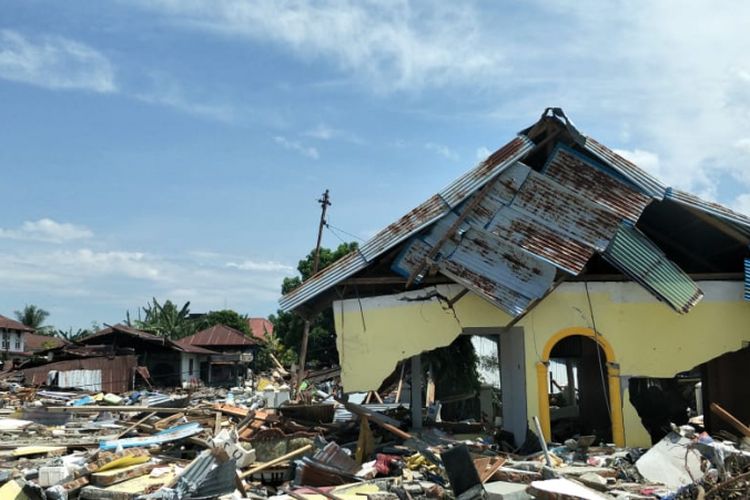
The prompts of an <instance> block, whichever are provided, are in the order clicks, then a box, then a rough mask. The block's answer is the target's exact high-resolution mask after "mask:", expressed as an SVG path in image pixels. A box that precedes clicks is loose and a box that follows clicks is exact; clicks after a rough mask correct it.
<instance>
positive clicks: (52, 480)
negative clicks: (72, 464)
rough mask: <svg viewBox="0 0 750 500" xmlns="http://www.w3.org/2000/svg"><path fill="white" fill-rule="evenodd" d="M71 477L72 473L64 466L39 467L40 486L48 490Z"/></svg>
mask: <svg viewBox="0 0 750 500" xmlns="http://www.w3.org/2000/svg"><path fill="white" fill-rule="evenodd" d="M69 476H70V472H69V471H68V468H67V467H64V466H61V465H60V466H53V467H39V486H41V487H43V488H48V487H50V486H53V485H55V484H59V483H62V482H63V481H66V480H67V479H68V477H69Z"/></svg>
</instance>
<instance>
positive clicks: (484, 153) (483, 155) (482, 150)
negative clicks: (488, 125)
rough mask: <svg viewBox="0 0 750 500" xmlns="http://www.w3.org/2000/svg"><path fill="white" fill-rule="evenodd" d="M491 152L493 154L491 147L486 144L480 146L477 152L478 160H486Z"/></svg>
mask: <svg viewBox="0 0 750 500" xmlns="http://www.w3.org/2000/svg"><path fill="white" fill-rule="evenodd" d="M491 154H492V151H490V150H489V148H487V147H485V146H480V147H478V148H477V150H476V153H475V155H476V158H477V161H484V160H486V159H487V157H488V156H490V155H491Z"/></svg>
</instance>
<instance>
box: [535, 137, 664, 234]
mask: <svg viewBox="0 0 750 500" xmlns="http://www.w3.org/2000/svg"><path fill="white" fill-rule="evenodd" d="M605 168H606V167H605V166H603V165H597V164H596V163H594V162H592V161H591V160H589V159H588V158H586V157H584V156H583V155H581V154H578V153H576V152H575V151H573V150H572V149H571V148H569V147H567V146H564V145H559V146H558V147H557V148H556V150H555V151H554V152H553V153H552V154H551V155H550V157H549V159H548V160H547V164H546V165H545V167H544V171H543V172H544V175H546V176H547V177H550V178H552V179H554V180H555V181H557V182H558V183H560V184H563V185H564V186H567V187H569V188H571V189H573V190H575V191H576V193H578V194H579V195H581V196H583V197H584V198H586V199H588V200H591V201H593V202H595V203H598V204H599V205H603V206H605V207H607V208H609V209H610V210H612V211H613V212H614V213H616V214H617V215H618V216H619V217H620V218H622V219H626V220H629V221H631V222H636V221H637V220H638V218H639V217H640V216H641V213H642V212H643V210H644V209H645V208H646V206H647V205H648V204H649V203H650V202H651V198H650V197H648V196H646V195H644V194H642V193H639V192H638V191H636V190H635V189H632V188H631V187H629V186H628V185H626V184H625V183H623V182H621V181H619V180H617V179H616V178H614V177H613V176H611V175H608V174H607V173H605V172H604V169H605Z"/></svg>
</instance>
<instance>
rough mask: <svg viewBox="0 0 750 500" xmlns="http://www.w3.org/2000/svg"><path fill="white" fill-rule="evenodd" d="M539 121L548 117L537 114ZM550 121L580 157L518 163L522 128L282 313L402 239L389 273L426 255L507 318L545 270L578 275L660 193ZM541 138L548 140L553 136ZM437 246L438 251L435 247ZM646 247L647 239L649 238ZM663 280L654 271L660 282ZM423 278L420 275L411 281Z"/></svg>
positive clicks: (524, 149) (630, 268) (606, 152)
mask: <svg viewBox="0 0 750 500" xmlns="http://www.w3.org/2000/svg"><path fill="white" fill-rule="evenodd" d="M545 114H546V113H545ZM542 119H543V120H550V117H546V118H545V116H544V115H543V118H542ZM552 119H555V120H558V121H559V122H560V123H561V124H563V126H564V127H565V129H566V130H568V133H569V136H570V137H572V138H573V142H574V143H575V144H577V145H578V146H576V147H579V146H580V147H581V148H582V149H583V153H579V152H577V151H576V150H574V149H573V148H571V147H569V146H566V145H564V144H565V142H566V141H569V140H570V137H568V139H560V140H561V142H560V143H559V144H556V145H554V144H553V146H554V147H553V148H552V150H551V152H550V153H549V157H548V158H547V160H546V161H545V163H544V166H543V167H542V168H541V171H537V170H534V169H531V168H529V167H528V166H526V165H524V164H523V163H521V161H523V160H524V158H525V156H526V155H527V154H528V153H529V152H531V151H532V150H533V149H534V148H535V145H534V143H533V142H532V141H531V139H529V138H528V137H526V136H525V135H523V134H524V133H526V132H529V131H530V130H532V129H533V127H530V128H528V129H526V130H525V131H524V132H522V135H520V136H519V137H517V138H516V139H514V140H513V141H511V142H510V143H508V144H507V145H505V146H504V147H503V148H501V149H500V150H498V151H497V152H496V153H494V154H493V155H491V156H490V157H489V158H488V159H487V160H486V161H485V162H482V163H481V164H480V165H479V166H477V167H475V168H474V169H473V170H472V171H470V172H468V173H467V174H465V175H464V176H462V177H461V178H459V179H458V180H457V181H456V182H454V183H452V184H451V185H450V186H449V187H448V188H446V189H445V190H443V191H441V192H440V193H438V194H437V195H435V196H433V197H432V198H430V199H429V200H428V201H427V202H425V203H424V204H422V205H420V206H419V207H418V208H417V209H415V210H414V211H412V212H410V213H409V214H407V215H406V216H404V217H403V218H402V219H400V220H399V221H397V222H395V223H394V224H392V225H390V226H388V228H386V229H385V230H383V231H381V232H380V233H379V234H378V235H376V237H375V238H373V239H372V240H370V241H369V242H367V243H366V244H365V245H363V246H362V248H361V249H360V250H359V251H356V252H353V253H352V254H350V255H348V256H347V257H345V258H344V259H342V260H340V261H338V262H336V263H335V264H333V265H332V266H330V267H329V268H327V269H325V270H324V271H322V272H321V273H319V274H318V275H316V276H314V277H313V278H311V279H310V280H308V281H306V282H305V283H303V284H302V285H301V286H300V287H299V288H298V289H296V290H294V291H293V292H291V293H290V294H288V295H286V296H284V297H282V299H281V300H280V304H281V308H282V309H283V310H290V309H294V308H296V307H298V306H299V305H301V304H303V303H304V302H306V301H307V300H309V299H311V298H312V297H314V296H316V295H317V294H319V293H321V292H322V291H324V290H326V289H328V288H330V287H332V286H334V285H335V284H336V283H338V282H339V281H341V280H343V279H345V278H346V277H349V276H352V275H353V274H355V273H357V272H359V271H361V270H363V269H364V268H366V267H367V265H368V264H369V263H370V262H372V261H373V260H374V259H375V258H376V257H378V256H381V255H383V253H384V252H385V251H387V250H388V249H390V248H393V247H394V246H395V245H397V244H399V243H401V242H403V241H405V240H407V238H410V239H409V240H408V243H407V244H406V245H405V246H404V249H403V250H402V252H401V253H400V254H399V256H398V257H397V258H396V259H395V260H394V262H393V263H392V269H393V270H394V271H395V272H397V273H399V274H402V275H404V276H410V277H411V275H412V274H414V273H415V271H422V272H423V271H424V267H423V266H424V264H425V261H426V259H427V257H428V256H430V257H431V258H432V260H433V261H432V262H427V264H428V266H430V267H432V268H433V269H437V270H439V271H440V272H442V273H443V274H445V275H446V276H449V277H450V278H451V279H453V280H455V281H456V282H458V283H461V284H463V285H464V286H467V287H468V288H469V289H471V290H473V291H474V292H476V293H478V294H480V295H482V296H484V297H485V298H487V299H488V300H490V301H492V302H493V303H495V304H496V305H498V306H500V307H502V308H503V309H504V310H506V311H508V312H509V313H511V314H513V315H517V314H520V313H521V312H522V311H524V310H525V309H526V308H527V307H528V305H529V304H531V303H532V302H533V301H534V300H535V299H537V298H540V297H542V296H543V295H544V293H545V292H546V291H548V290H549V289H551V286H552V284H553V280H554V274H555V272H554V269H553V268H552V266H555V267H557V268H558V269H560V270H562V271H565V272H568V273H570V274H578V273H580V272H581V271H582V270H583V269H584V267H585V265H586V263H587V262H588V261H589V259H590V258H591V257H592V256H593V255H594V253H595V252H600V253H601V252H605V250H607V249H612V248H613V247H612V246H611V242H612V240H613V238H615V235H617V234H619V233H618V231H619V228H620V227H621V224H623V223H624V222H629V223H631V224H632V223H635V222H636V221H637V220H638V219H639V218H640V215H641V213H642V212H643V210H644V209H645V207H646V206H647V205H648V204H649V203H650V202H651V201H652V200H654V199H659V200H660V199H663V198H664V197H665V195H666V194H667V188H666V187H665V186H664V185H663V184H662V183H661V182H660V181H659V180H658V179H656V178H654V177H653V176H651V175H650V174H649V173H647V172H646V171H644V170H642V169H640V168H639V167H638V166H637V165H635V164H634V163H632V162H630V161H628V160H626V159H625V158H623V157H621V156H620V155H618V154H617V153H615V152H614V151H612V150H611V149H609V148H607V147H606V146H604V145H602V144H600V143H598V142H597V141H596V140H594V139H592V138H589V137H585V136H583V135H581V134H580V133H579V132H578V131H577V130H575V128H574V127H573V125H572V123H570V122H569V120H567V118H566V117H565V116H564V113H562V111H561V110H559V112H557V114H555V115H554V116H553V117H552ZM547 137H548V138H550V139H551V140H554V137H556V136H554V135H549V136H547ZM566 137H567V136H566ZM540 140H546V139H540ZM584 153H585V154H584ZM586 155H590V156H593V157H594V158H596V159H597V160H594V159H592V158H591V157H590V156H586ZM532 160H533V158H532ZM542 160H543V159H542ZM536 161H538V159H537V160H534V162H536ZM597 161H601V162H602V163H601V164H599V163H597ZM533 164H534V165H539V163H533ZM487 183H492V185H491V186H488V189H484V190H483V191H481V196H483V198H481V199H476V200H475V201H472V197H476V196H480V193H479V192H478V190H479V189H480V188H482V187H483V186H486V185H487ZM472 193H473V194H472ZM673 196H677V197H678V199H676V201H678V202H683V203H687V204H691V206H695V207H696V208H698V209H701V210H704V211H707V212H709V213H714V215H717V216H720V217H721V216H723V217H724V218H727V219H728V220H731V221H733V222H735V223H737V224H741V225H743V227H748V228H750V219H747V218H744V216H740V218H738V217H737V215H738V214H734V213H732V212H731V211H726V209H723V207H720V208H717V207H712V206H710V205H706V204H699V203H697V202H695V201H694V200H692V201H691V200H688V199H687V198H685V197H679V195H673ZM467 207H472V208H471V209H472V212H471V213H467V214H462V211H463V210H465V209H467ZM457 214H462V215H461V216H462V217H465V219H464V220H463V222H462V225H461V226H460V227H459V228H458V230H457V232H456V234H449V231H451V230H452V229H453V225H454V224H453V221H455V220H456V217H457V216H458V215H457ZM428 227H429V230H428ZM643 238H644V239H645V236H644V237H643ZM620 241H622V237H621V238H620ZM434 245H440V248H439V249H436V250H433V249H434V248H435V247H434ZM647 245H653V243H651V242H650V241H649V242H648V243H647ZM654 247H655V245H654ZM618 248H619V247H618ZM610 257H611V256H610ZM619 264H620V265H621V266H623V267H624V269H623V270H624V272H626V273H630V275H635V276H639V277H640V278H643V275H642V274H640V273H639V271H638V267H637V266H638V262H636V261H630V260H628V259H624V260H622V261H621V262H619ZM662 264H664V265H663V266H662V267H663V269H662V270H667V271H673V270H674V268H676V266H674V264H672V263H671V262H669V261H664V262H662ZM550 270H552V271H550ZM662 274H663V273H656V274H654V276H657V278H656V279H657V281H658V276H661V275H662ZM671 276H673V277H674V276H676V274H673V275H671ZM420 279H421V277H420V276H418V277H417V282H418V281H419V280H420ZM641 283H642V284H643V285H644V286H646V287H647V288H648V289H649V290H650V291H651V292H652V293H654V294H655V295H656V296H657V297H659V298H660V299H662V300H665V297H668V296H669V295H670V292H669V291H668V290H667V291H665V290H666V289H665V288H664V287H661V285H659V286H654V283H651V282H649V280H648V279H645V278H644V279H642V280H641ZM667 288H668V287H667ZM672 299H674V300H673V302H679V304H682V305H679V304H678V305H676V307H677V308H680V307H682V308H685V307H687V308H689V307H692V304H694V303H695V302H697V300H700V296H699V295H698V294H693V295H691V297H689V300H686V301H681V299H682V297H681V296H680V297H677V298H675V297H672ZM668 300H669V299H667V301H668ZM680 301H681V302H680ZM691 301H692V302H691ZM673 306H675V305H674V304H673Z"/></svg>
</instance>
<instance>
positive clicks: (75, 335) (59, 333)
mask: <svg viewBox="0 0 750 500" xmlns="http://www.w3.org/2000/svg"><path fill="white" fill-rule="evenodd" d="M94 331H96V330H94ZM91 333H92V332H91V331H90V330H88V329H85V328H79V329H78V330H76V331H73V328H72V327H70V328H68V329H67V330H56V331H55V333H54V335H55V337H60V338H61V339H65V340H67V341H68V342H75V341H76V340H78V339H80V338H83V337H85V336H87V335H91Z"/></svg>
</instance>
